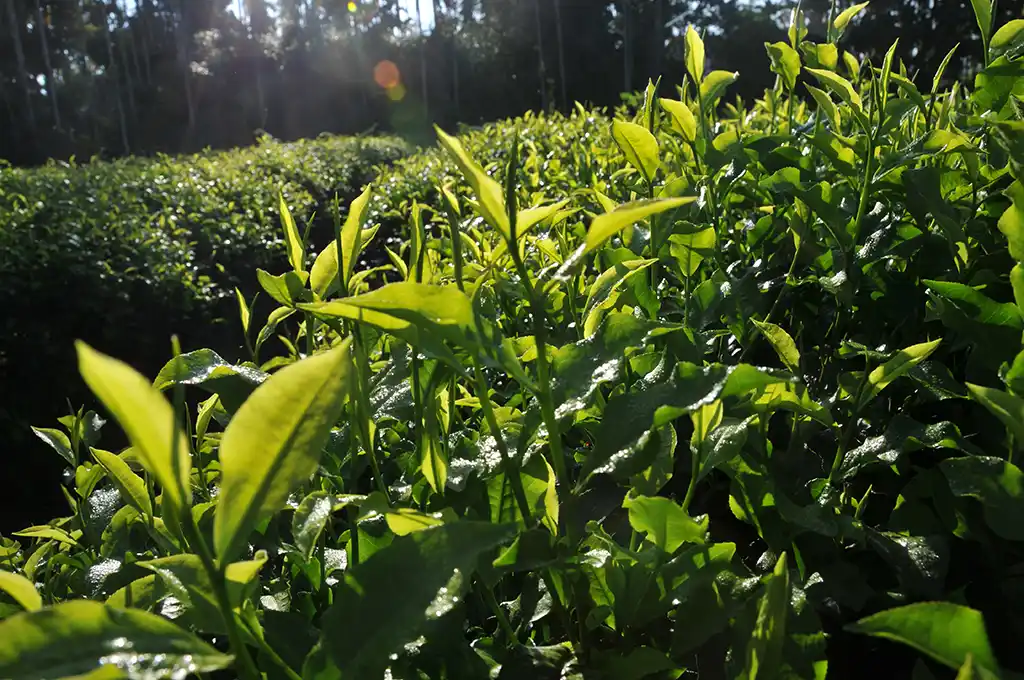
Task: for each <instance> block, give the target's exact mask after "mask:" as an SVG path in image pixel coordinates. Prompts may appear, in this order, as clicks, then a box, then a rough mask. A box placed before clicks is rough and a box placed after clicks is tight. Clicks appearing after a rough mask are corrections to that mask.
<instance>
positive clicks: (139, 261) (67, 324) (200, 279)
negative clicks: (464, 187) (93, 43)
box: [0, 137, 409, 511]
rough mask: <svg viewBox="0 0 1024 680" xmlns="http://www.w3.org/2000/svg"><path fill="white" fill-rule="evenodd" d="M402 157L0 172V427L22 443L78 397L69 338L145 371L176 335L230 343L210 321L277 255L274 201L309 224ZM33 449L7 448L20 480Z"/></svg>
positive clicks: (261, 156)
mask: <svg viewBox="0 0 1024 680" xmlns="http://www.w3.org/2000/svg"><path fill="white" fill-rule="evenodd" d="M408 151H409V149H408V148H407V147H406V145H405V144H404V143H402V142H401V141H400V140H398V139H393V138H379V139H378V138H366V139H362V138H330V137H325V138H322V139H317V140H309V141H301V142H295V143H289V144H285V143H280V142H276V141H272V140H269V139H267V140H264V141H262V142H261V143H260V144H259V145H257V146H254V147H251V148H247V149H238V150H234V151H227V152H217V153H206V154H198V155H193V156H183V157H167V156H160V157H157V158H152V159H142V158H132V159H125V160H119V161H114V162H99V161H95V162H90V163H85V164H71V165H68V164H64V163H51V164H50V165H48V166H45V167H42V168H36V169H16V168H11V167H2V166H0V253H2V255H0V308H2V309H3V314H2V315H0V427H2V428H3V430H4V431H7V432H12V433H16V434H26V433H27V434H28V435H29V437H31V434H30V433H29V431H28V429H27V426H28V424H29V423H32V422H38V419H39V418H40V417H42V414H46V413H49V414H53V413H58V412H60V409H62V404H64V403H65V402H64V399H65V396H66V395H67V396H72V397H74V398H75V399H76V401H77V400H81V399H83V398H85V394H84V393H78V392H76V393H72V388H73V387H74V388H77V387H78V385H77V382H76V381H75V378H76V375H77V372H76V370H75V364H74V352H73V351H72V347H73V343H74V340H75V339H76V338H83V339H86V340H88V341H89V342H91V343H94V344H95V345H96V346H98V347H101V348H104V349H105V350H107V351H110V352H116V353H118V355H119V356H122V357H124V358H125V359H126V360H129V361H131V362H132V363H133V364H134V365H136V366H139V367H140V368H148V369H149V370H155V369H156V368H159V366H160V365H161V364H162V363H163V361H164V360H166V347H165V345H166V338H167V337H169V335H170V333H171V332H175V331H177V332H181V329H183V328H187V329H189V330H188V331H187V333H186V336H187V340H188V341H190V342H196V343H202V344H208V343H218V342H219V343H221V344H226V346H227V347H232V346H236V345H238V344H240V342H241V338H240V337H239V336H238V332H237V323H236V322H235V321H234V319H233V318H231V319H230V322H229V323H224V324H220V325H217V324H214V323H211V320H212V319H213V318H216V317H225V316H226V315H228V314H232V315H233V310H234V303H233V297H234V293H233V289H234V287H235V286H236V285H238V286H241V287H242V288H243V289H250V288H253V287H254V282H252V281H250V280H249V278H248V277H246V276H244V275H243V273H244V272H248V271H250V270H251V269H252V268H253V267H258V266H264V267H266V266H270V263H272V262H274V261H276V260H278V259H279V258H280V257H281V254H282V253H283V250H284V245H283V241H282V239H281V237H280V226H279V205H280V196H281V194H283V196H284V198H285V200H286V201H287V202H288V204H289V205H291V206H292V210H293V211H294V212H295V215H296V217H297V218H298V219H299V220H300V224H301V225H302V226H305V224H306V219H307V218H308V217H309V216H311V215H313V214H314V213H316V212H317V211H320V212H323V211H325V209H326V207H327V205H328V203H329V201H330V200H331V199H332V198H333V196H334V195H335V194H338V195H340V197H341V199H342V200H345V201H348V200H351V199H352V198H354V197H355V196H356V195H357V194H358V192H359V189H360V187H361V186H362V185H363V184H365V183H366V182H367V181H369V180H370V179H371V178H372V177H373V176H374V174H375V172H376V170H375V168H376V167H377V166H379V165H382V164H385V163H388V162H390V161H393V160H395V159H396V158H399V157H401V156H403V155H405V154H407V153H408ZM326 224H329V221H326ZM326 231H327V236H326V237H325V240H328V239H329V238H330V229H329V228H327V230H326ZM225 303H227V304H225ZM228 339H230V341H231V342H230V343H229V340H228ZM154 341H155V342H154ZM28 356H32V357H33V358H32V361H26V360H25V358H26V357H28ZM47 417H52V416H47ZM33 439H34V438H33ZM33 448H34V446H33V445H32V444H31V442H29V441H28V440H27V439H26V438H25V437H24V436H20V437H19V436H15V437H13V439H12V438H8V439H7V440H6V441H5V443H4V449H5V452H6V453H7V455H9V456H10V457H11V458H17V459H19V460H21V461H22V463H23V464H25V467H24V468H22V471H25V472H28V471H29V470H32V469H33V467H34V466H33V465H30V464H27V463H25V460H26V459H25V458H24V456H25V455H26V454H27V453H28V452H30V451H32V450H33ZM30 479H31V478H30ZM58 499H59V496H58ZM0 507H2V509H3V510H4V511H7V510H8V509H9V507H10V506H9V505H8V504H7V503H6V502H5V503H3V504H0Z"/></svg>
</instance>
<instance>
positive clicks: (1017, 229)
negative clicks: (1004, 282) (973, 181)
mask: <svg viewBox="0 0 1024 680" xmlns="http://www.w3.org/2000/svg"><path fill="white" fill-rule="evenodd" d="M1021 21H1022V22H1024V19H1022V20H1021ZM1005 193H1006V195H1007V196H1008V197H1009V198H1010V201H1011V203H1010V207H1009V208H1007V209H1006V211H1005V212H1003V215H1002V217H1000V218H999V222H997V223H996V224H997V226H998V227H999V231H1001V232H1003V236H1005V237H1006V240H1007V241H1008V242H1009V245H1010V257H1012V258H1013V259H1015V260H1017V261H1018V262H1024V183H1022V182H1020V181H1017V182H1014V183H1013V184H1011V185H1010V188H1009V189H1007V190H1006V192H1005Z"/></svg>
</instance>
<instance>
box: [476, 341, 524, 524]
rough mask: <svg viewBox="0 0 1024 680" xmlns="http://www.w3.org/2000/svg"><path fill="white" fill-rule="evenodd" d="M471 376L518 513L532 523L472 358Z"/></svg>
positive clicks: (488, 399) (522, 489)
mask: <svg viewBox="0 0 1024 680" xmlns="http://www.w3.org/2000/svg"><path fill="white" fill-rule="evenodd" d="M473 376H474V378H475V379H476V398H477V399H478V400H479V401H480V408H482V409H483V412H484V418H485V419H486V421H487V426H488V427H489V428H490V430H491V435H492V436H493V437H494V442H495V446H497V447H498V454H499V455H500V456H501V465H502V468H503V470H504V472H505V477H506V478H507V479H508V480H509V482H510V483H511V484H512V495H513V496H515V499H516V505H518V506H519V514H521V515H522V516H523V521H524V522H526V525H527V526H530V525H532V524H533V514H532V513H531V512H530V503H529V501H528V500H527V499H526V490H525V489H524V488H523V480H522V479H521V478H520V477H519V471H518V470H517V469H516V465H515V461H513V460H512V458H511V457H510V456H509V455H508V448H507V447H506V446H505V440H504V439H502V437H501V428H500V427H499V426H498V419H497V418H496V417H495V415H494V408H492V406H491V397H490V395H489V394H488V387H487V381H486V380H485V379H484V372H483V371H482V370H480V362H479V361H477V359H475V358H474V359H473Z"/></svg>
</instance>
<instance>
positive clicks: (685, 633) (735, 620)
mask: <svg viewBox="0 0 1024 680" xmlns="http://www.w3.org/2000/svg"><path fill="white" fill-rule="evenodd" d="M972 5H973V6H974V8H975V10H976V14H977V18H978V31H979V33H980V35H981V37H982V41H983V45H984V48H985V63H984V64H983V65H982V66H981V68H980V71H979V73H978V74H977V75H976V77H974V78H973V79H972V80H971V82H969V83H967V84H963V83H954V84H953V85H951V86H949V87H945V86H944V85H943V83H944V82H947V81H946V79H945V78H944V74H943V70H944V68H945V63H946V62H943V63H941V64H935V71H934V72H933V73H917V74H913V73H908V72H907V71H906V69H905V68H904V66H903V65H902V64H901V63H900V62H899V60H898V59H896V58H894V50H890V51H889V52H888V53H887V54H886V55H885V56H884V57H883V58H881V59H879V60H877V61H868V60H865V61H861V60H859V59H858V58H857V57H856V56H854V55H852V54H850V53H848V52H846V51H845V50H843V49H842V46H841V38H842V35H843V32H844V30H845V28H846V26H847V25H848V24H849V23H850V22H851V21H853V20H855V17H856V15H857V14H858V13H859V12H862V11H865V9H866V7H867V3H864V4H861V5H856V6H854V7H851V8H849V9H847V10H845V11H843V12H841V13H839V14H836V15H834V16H832V17H830V21H829V23H828V31H827V35H826V36H825V40H824V42H821V43H818V42H814V41H812V40H811V39H810V38H809V36H808V33H807V30H806V25H805V22H804V18H803V15H802V13H800V12H799V11H796V12H794V13H793V23H792V25H791V26H790V27H789V31H788V34H787V35H785V36H780V40H779V41H777V42H775V43H771V44H768V45H766V46H765V47H766V49H767V51H768V54H769V56H770V57H771V62H772V70H773V71H774V72H775V74H776V75H777V76H778V78H777V82H776V86H775V87H774V88H773V89H772V90H770V91H767V92H766V93H765V95H764V97H762V98H760V99H759V100H757V101H755V102H753V103H752V104H750V105H749V106H744V105H743V104H742V103H739V102H737V103H736V104H730V103H729V102H728V92H729V87H730V85H731V84H732V82H733V81H734V80H735V79H736V78H737V77H742V75H741V74H735V73H728V72H723V71H712V72H706V71H705V67H704V64H705V59H704V44H703V42H702V40H701V39H700V37H699V36H698V35H697V33H696V32H695V31H694V30H693V29H692V28H690V29H688V30H687V31H686V35H685V49H686V53H685V54H686V66H687V74H686V78H687V79H686V85H685V86H684V87H683V88H681V89H680V90H679V91H678V92H677V93H675V94H674V96H659V94H660V95H665V94H666V93H664V92H660V93H659V92H658V89H657V87H656V85H655V84H653V83H652V84H651V85H650V86H649V87H648V88H647V90H646V91H645V93H644V96H643V97H642V98H641V102H642V105H640V106H639V107H638V108H637V109H635V110H634V109H630V110H620V111H617V112H616V113H615V115H614V116H612V117H611V119H609V118H605V117H603V116H600V115H597V114H593V113H591V112H588V111H587V110H585V109H584V108H583V107H578V108H577V110H576V111H575V112H574V113H573V114H572V115H571V116H569V117H565V116H554V117H536V116H528V117H526V118H524V119H520V120H515V121H507V122H505V123H502V124H498V125H494V126H488V127H487V128H485V129H483V130H479V131H476V132H473V133H470V134H468V135H465V136H463V137H461V138H456V137H451V136H448V135H446V134H445V133H444V132H443V131H441V130H438V131H437V134H438V139H439V147H440V148H439V149H437V150H432V151H427V152H425V153H423V154H422V155H417V156H413V157H410V158H407V159H404V160H401V161H399V162H397V163H395V165H394V166H393V168H392V169H391V170H390V171H388V172H386V173H384V174H383V175H382V176H380V177H378V179H377V180H376V181H375V182H373V183H372V184H371V185H370V186H369V187H368V189H367V190H366V191H364V192H363V193H361V194H360V195H359V196H357V197H355V198H353V199H352V200H351V201H349V202H347V204H345V205H344V206H343V208H342V209H340V210H338V211H337V214H335V215H333V216H331V215H329V216H328V223H329V224H330V225H331V227H332V229H330V230H327V231H326V233H324V234H323V238H319V237H318V236H316V235H313V236H311V237H309V238H307V237H306V236H305V235H304V231H305V230H304V229H303V228H302V226H301V222H296V221H295V220H294V219H292V215H295V214H298V211H297V210H293V211H289V210H288V209H287V208H285V209H283V210H282V211H281V213H282V214H281V215H280V217H281V225H280V234H281V239H282V241H283V255H284V256H283V257H280V258H277V259H276V260H275V261H274V262H273V263H272V264H270V265H268V266H267V267H260V268H259V269H258V270H257V271H254V272H251V273H250V274H249V275H248V281H249V282H250V283H251V282H258V285H259V287H260V290H261V293H260V300H262V301H263V302H262V303H259V304H257V305H255V306H253V305H252V304H251V299H252V298H251V296H244V298H243V299H242V300H240V301H239V304H238V315H239V317H240V326H241V327H242V328H243V329H244V332H245V337H244V345H245V348H244V350H236V351H232V352H231V353H230V355H229V356H222V355H220V354H218V353H216V352H214V351H211V350H210V349H195V347H194V345H192V344H191V342H188V343H187V345H186V347H185V349H186V350H191V351H184V352H182V351H181V349H180V348H179V347H178V346H175V347H174V348H173V350H172V351H171V352H170V355H169V361H168V362H167V363H166V364H165V365H164V366H163V368H162V369H161V370H160V371H159V372H156V371H153V372H151V373H147V374H146V375H140V374H139V373H138V372H136V371H135V370H133V369H132V368H131V367H129V366H128V365H127V364H125V363H123V362H121V361H118V360H117V359H115V358H112V357H111V356H109V355H108V354H107V353H104V352H102V351H99V350H98V349H97V348H95V347H93V346H91V345H90V344H89V343H85V342H79V343H77V345H76V353H77V358H78V369H79V372H80V374H81V377H82V379H83V380H84V382H85V383H86V384H87V385H88V387H89V389H90V390H91V392H92V393H93V395H94V397H95V398H94V399H92V400H90V401H89V402H88V403H87V404H86V405H85V407H84V408H82V409H80V410H78V411H77V412H75V413H73V414H71V415H68V416H67V417H65V418H63V419H61V421H60V422H59V424H58V423H53V422H51V423H36V424H37V425H42V426H46V427H48V428H49V429H46V430H40V431H39V432H40V435H41V436H42V437H43V438H45V439H47V440H48V441H49V443H50V444H51V446H52V449H53V454H52V455H54V457H55V458H58V459H62V460H64V461H65V463H66V465H67V466H68V467H69V468H70V469H72V470H73V474H69V475H68V478H67V481H66V485H65V501H66V506H65V507H66V509H62V510H61V511H60V513H59V516H58V517H56V518H54V519H51V520H49V521H43V520H36V521H35V523H34V524H33V525H32V526H28V527H24V528H22V529H20V530H19V531H16V532H13V533H12V534H11V535H10V536H9V537H5V538H0V677H5V678H7V677H10V678H18V679H21V678H44V677H45V678H50V677H54V678H56V677H68V676H83V675H85V676H87V677H89V678H91V679H92V680H95V679H96V678H110V677H130V678H159V677H179V678H180V677H184V676H186V675H187V674H189V673H192V674H195V675H198V676H203V677H206V676H207V675H210V676H212V675H213V674H217V673H223V674H224V675H225V677H238V678H244V679H245V680H258V679H261V678H268V679H277V678H288V679H289V680H298V679H299V678H307V679H316V680H328V679H330V680H339V679H340V680H348V679H350V678H358V679H360V680H362V679H364V678H373V679H377V678H390V679H402V680H405V679H408V680H414V679H415V680H420V679H424V678H430V679H432V680H433V679H435V678H436V679H439V680H440V679H449V680H455V679H458V680H485V679H487V680H490V679H494V678H497V679H498V680H516V679H518V678H538V679H541V680H548V679H550V680H562V679H567V680H568V679H573V680H641V679H645V678H648V679H651V680H661V679H669V678H673V679H674V678H679V677H684V676H690V675H693V676H696V677H699V678H715V679H717V678H729V679H744V680H746V679H750V680H758V679H765V680H766V679H790V678H811V679H814V680H825V679H826V678H863V677H870V676H872V675H877V676H879V677H892V678H914V679H921V680H929V679H933V678H951V677H954V676H955V677H957V678H958V679H959V678H962V679H964V680H967V679H969V678H982V679H985V680H990V679H1000V678H1006V679H1012V678H1019V677H1022V673H1024V657H1022V656H1021V654H1020V651H1019V641H1020V640H1021V639H1024V614H1022V612H1024V549H1022V547H1021V546H1022V542H1024V473H1022V471H1021V468H1020V467H1019V465H1020V461H1021V452H1022V450H1024V106H1022V102H1024V19H1022V20H1016V21H1011V22H1010V23H1008V24H1006V25H1005V26H993V25H992V21H991V5H990V4H988V3H987V2H986V1H985V0H972ZM867 11H871V10H870V9H868V10H867ZM805 95H806V96H805ZM233 273H234V272H233ZM238 275H239V276H244V275H245V274H244V272H239V273H238ZM25 356H26V357H30V356H31V355H30V354H26V355H25ZM154 375H155V378H154V377H153V376H154ZM98 413H102V414H103V417H101V416H100V415H98ZM104 418H106V419H107V420H108V421H109V424H107V423H105V422H104ZM121 432H123V433H124V435H121V434H120V433H121ZM122 436H126V438H127V440H128V443H129V444H130V446H128V447H123V446H122V439H121V438H122Z"/></svg>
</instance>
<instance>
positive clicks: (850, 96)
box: [807, 68, 864, 121]
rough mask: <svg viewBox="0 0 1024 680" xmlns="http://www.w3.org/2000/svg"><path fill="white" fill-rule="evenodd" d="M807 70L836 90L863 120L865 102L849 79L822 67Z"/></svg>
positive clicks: (829, 87)
mask: <svg viewBox="0 0 1024 680" xmlns="http://www.w3.org/2000/svg"><path fill="white" fill-rule="evenodd" d="M807 72H808V73H810V74H811V75H812V76H814V77H815V78H817V79H818V82H820V83H822V84H823V85H825V86H826V87H827V88H828V89H830V90H832V91H833V92H835V93H836V95H838V97H839V98H840V99H842V100H843V102H845V103H846V104H847V105H848V106H849V107H850V108H851V109H853V112H854V113H855V114H856V115H857V116H858V119H859V120H862V121H863V116H864V104H863V103H862V102H861V99H860V95H859V94H857V91H856V90H854V89H853V85H851V84H850V81H849V80H847V79H846V78H843V77H842V76H840V75H837V74H835V73H833V72H831V71H824V70H822V69H816V68H808V69H807Z"/></svg>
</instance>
